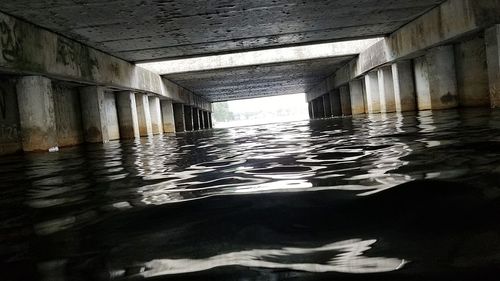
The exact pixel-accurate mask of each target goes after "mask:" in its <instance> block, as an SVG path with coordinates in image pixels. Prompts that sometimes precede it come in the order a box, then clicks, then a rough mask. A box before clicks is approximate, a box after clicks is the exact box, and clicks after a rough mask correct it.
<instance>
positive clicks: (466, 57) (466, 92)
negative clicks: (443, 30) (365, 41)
mask: <svg viewBox="0 0 500 281" xmlns="http://www.w3.org/2000/svg"><path fill="white" fill-rule="evenodd" d="M328 103H330V106H326V105H327V104H328ZM459 106H460V107H491V108H497V107H500V25H495V26H493V27H490V28H488V29H486V30H485V31H484V34H483V33H481V34H477V35H476V36H471V37H469V38H468V39H467V40H465V41H462V42H459V43H455V44H453V45H445V46H438V47H434V48H432V49H429V50H426V51H425V52H423V53H422V55H421V56H420V57H417V58H414V59H408V60H403V61H397V62H395V63H393V64H390V65H384V66H381V67H379V68H377V69H374V70H372V71H370V72H368V73H366V74H365V75H364V76H362V77H359V78H358V79H357V80H353V81H350V82H349V84H348V85H344V86H342V87H339V88H336V89H333V90H331V91H330V92H329V93H325V94H324V95H322V96H321V97H318V98H316V99H315V100H313V101H311V102H310V104H309V111H310V116H311V118H325V117H331V116H341V115H344V116H346V115H351V114H352V115H357V114H364V113H367V114H373V113H390V112H406V111H415V110H441V109H452V108H457V107H459ZM322 108H323V109H322Z"/></svg>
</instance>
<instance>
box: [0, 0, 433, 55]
mask: <svg viewBox="0 0 500 281" xmlns="http://www.w3.org/2000/svg"><path fill="white" fill-rule="evenodd" d="M442 2H443V1H442V0H420V1H414V0H400V1H393V0H356V1H344V0H334V1H332V0H323V1H298V0H293V1H289V0H276V1H272V2H270V1H265V0H253V1H245V0H234V1H228V0H225V1H213V0H212V1H206V0H189V1H173V0H132V1H131V0H116V1H98V0H87V1H74V0H57V1H49V0H43V1H28V0H22V1H16V0H3V1H1V2H0V11H3V12H6V13H8V14H11V15H14V16H16V17H19V18H22V19H25V20H27V21H29V22H32V23H34V24H37V25H39V26H42V27H45V28H47V29H49V30H52V31H56V32H58V33H60V34H63V35H65V36H68V37H70V38H72V39H76V40H77V41H80V42H83V43H85V44H87V45H89V46H92V47H95V48H97V49H99V50H102V51H105V52H108V53H110V54H112V55H115V56H117V57H119V58H123V59H125V60H128V61H148V60H155V59H164V58H174V57H186V56H196V55H209V54H214V53H223V52H233V51H242V50H250V49H259V48H269V47H277V46H286V45H288V46H289V45H300V44H307V43H313V42H331V41H335V40H341V39H350V38H360V37H373V36H380V35H387V34H390V33H392V32H394V31H395V30H397V29H398V28H400V27H401V26H403V25H405V24H407V23H409V22H410V21H412V20H413V19H415V18H416V17H418V16H419V15H421V14H423V13H424V12H426V11H427V10H429V9H430V8H432V7H435V6H436V5H437V4H440V3H442Z"/></svg>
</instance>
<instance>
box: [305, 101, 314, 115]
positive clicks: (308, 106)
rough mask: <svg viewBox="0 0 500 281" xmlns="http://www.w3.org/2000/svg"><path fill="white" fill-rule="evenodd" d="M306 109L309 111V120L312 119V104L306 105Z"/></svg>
mask: <svg viewBox="0 0 500 281" xmlns="http://www.w3.org/2000/svg"><path fill="white" fill-rule="evenodd" d="M307 108H308V110H309V119H314V111H313V106H312V102H308V103H307Z"/></svg>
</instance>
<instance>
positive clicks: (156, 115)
mask: <svg viewBox="0 0 500 281" xmlns="http://www.w3.org/2000/svg"><path fill="white" fill-rule="evenodd" d="M149 113H150V114H151V127H152V129H153V135H160V134H163V122H162V120H161V119H162V117H161V105H160V98H159V97H149Z"/></svg>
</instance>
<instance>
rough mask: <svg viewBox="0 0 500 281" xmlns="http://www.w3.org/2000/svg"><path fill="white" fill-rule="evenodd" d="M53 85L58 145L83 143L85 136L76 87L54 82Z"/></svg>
mask: <svg viewBox="0 0 500 281" xmlns="http://www.w3.org/2000/svg"><path fill="white" fill-rule="evenodd" d="M53 87H54V109H55V113H56V127H57V142H58V144H59V147H65V146H72V145H78V144H81V143H83V142H84V141H85V138H84V135H83V127H82V112H81V107H80V96H79V92H78V89H77V88H75V87H69V86H65V85H62V84H55V85H53Z"/></svg>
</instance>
